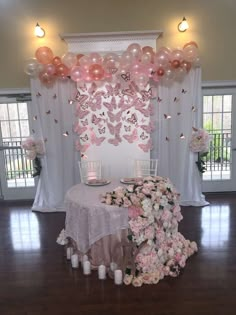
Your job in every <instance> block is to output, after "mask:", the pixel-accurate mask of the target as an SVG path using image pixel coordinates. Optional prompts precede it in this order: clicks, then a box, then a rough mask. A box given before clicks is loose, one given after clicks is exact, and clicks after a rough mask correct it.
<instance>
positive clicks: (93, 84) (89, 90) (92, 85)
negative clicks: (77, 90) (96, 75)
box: [88, 82, 98, 95]
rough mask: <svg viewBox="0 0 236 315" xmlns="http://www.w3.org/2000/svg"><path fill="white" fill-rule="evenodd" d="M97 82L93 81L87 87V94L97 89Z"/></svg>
mask: <svg viewBox="0 0 236 315" xmlns="http://www.w3.org/2000/svg"><path fill="white" fill-rule="evenodd" d="M97 88H98V87H97V84H96V83H95V82H93V83H92V84H91V86H90V88H89V89H88V94H90V95H91V94H94V92H95V91H96V90H97Z"/></svg>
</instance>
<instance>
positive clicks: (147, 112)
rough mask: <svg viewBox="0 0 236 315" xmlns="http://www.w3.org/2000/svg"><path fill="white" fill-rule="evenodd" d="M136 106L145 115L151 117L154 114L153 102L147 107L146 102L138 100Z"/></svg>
mask: <svg viewBox="0 0 236 315" xmlns="http://www.w3.org/2000/svg"><path fill="white" fill-rule="evenodd" d="M134 106H135V109H136V110H138V111H139V112H140V113H142V114H143V115H144V116H145V117H150V116H151V115H152V114H153V111H154V107H153V104H149V105H148V107H145V106H146V104H143V103H141V102H136V103H135V105H134Z"/></svg>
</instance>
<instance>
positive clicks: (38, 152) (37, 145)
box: [21, 137, 45, 160]
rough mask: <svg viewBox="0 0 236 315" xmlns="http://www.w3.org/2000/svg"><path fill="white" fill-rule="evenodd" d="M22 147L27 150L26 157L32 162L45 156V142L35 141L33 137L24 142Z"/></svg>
mask: <svg viewBox="0 0 236 315" xmlns="http://www.w3.org/2000/svg"><path fill="white" fill-rule="evenodd" d="M21 147H22V148H23V149H25V150H26V156H27V158H28V159H30V160H34V159H35V158H36V157H37V156H42V155H44V154H45V150H44V142H43V141H42V140H35V139H34V138H33V137H29V138H27V139H26V140H25V141H23V142H22V144H21Z"/></svg>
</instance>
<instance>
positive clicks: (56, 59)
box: [52, 56, 62, 66]
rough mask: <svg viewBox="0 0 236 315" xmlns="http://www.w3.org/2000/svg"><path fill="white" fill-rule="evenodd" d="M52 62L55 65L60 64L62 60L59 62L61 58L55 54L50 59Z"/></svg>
mask: <svg viewBox="0 0 236 315" xmlns="http://www.w3.org/2000/svg"><path fill="white" fill-rule="evenodd" d="M52 63H53V64H54V65H55V66H58V65H60V64H61V63H62V62H61V58H60V57H58V56H56V57H54V58H53V59H52Z"/></svg>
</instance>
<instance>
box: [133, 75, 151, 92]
mask: <svg viewBox="0 0 236 315" xmlns="http://www.w3.org/2000/svg"><path fill="white" fill-rule="evenodd" d="M148 81H149V77H148V75H146V74H145V73H137V74H135V75H134V82H135V84H136V85H137V86H138V87H139V88H140V89H141V90H142V89H145V87H146V85H147V83H148Z"/></svg>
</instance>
